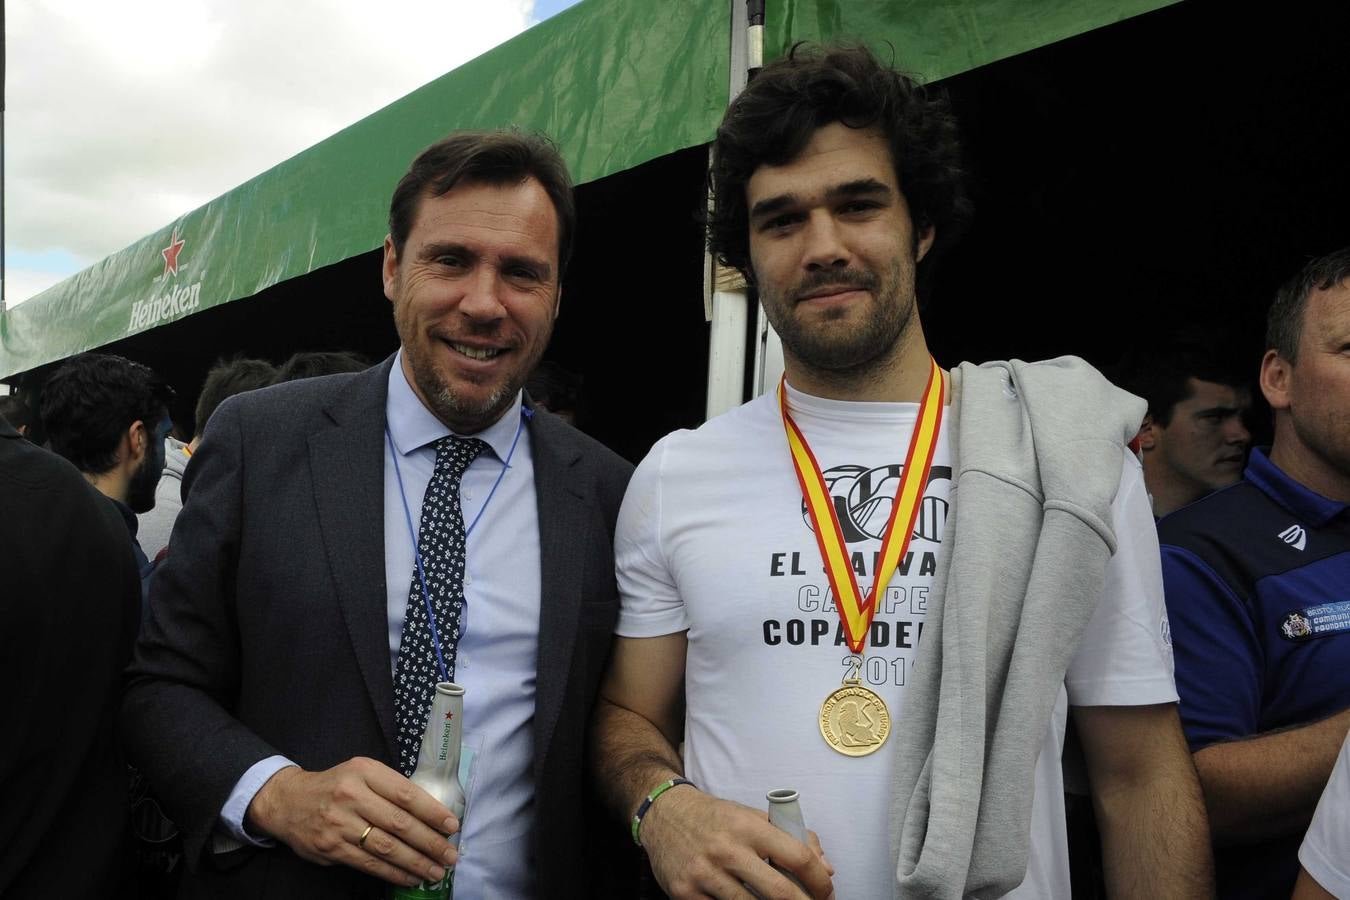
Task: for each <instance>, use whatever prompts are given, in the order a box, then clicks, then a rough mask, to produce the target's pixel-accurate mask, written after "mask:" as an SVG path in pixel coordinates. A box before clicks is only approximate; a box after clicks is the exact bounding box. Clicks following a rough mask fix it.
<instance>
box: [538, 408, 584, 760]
mask: <svg viewBox="0 0 1350 900" xmlns="http://www.w3.org/2000/svg"><path fill="white" fill-rule="evenodd" d="M569 437H570V435H569V434H568V433H567V431H566V428H565V426H563V425H562V424H561V423H560V422H558V421H556V420H554V419H553V418H552V417H551V416H546V415H541V416H535V417H534V422H533V425H532V427H531V429H530V438H531V451H532V453H533V456H534V483H535V495H536V500H537V502H538V507H539V576H540V591H539V594H540V596H539V655H538V662H537V665H538V677H537V679H536V681H535V712H534V738H535V744H534V764H535V774H536V776H537V775H538V774H539V773H540V771H541V769H542V766H543V760H544V759H546V758H547V756H548V749H549V744H550V743H551V741H552V738H553V730H554V727H555V726H556V725H557V723H558V715H559V713H560V712H561V711H562V707H563V704H564V702H565V700H566V694H567V681H568V673H569V672H570V670H571V668H572V656H573V653H574V651H575V648H576V641H577V622H578V619H579V617H580V614H581V585H582V575H583V572H582V567H583V565H584V564H585V559H584V554H582V553H579V552H577V548H578V547H585V546H587V545H588V544H589V541H587V540H586V536H585V532H586V530H587V528H588V527H589V517H588V516H587V515H586V499H585V497H584V496H583V495H582V493H581V492H580V490H578V488H577V486H576V484H575V481H576V479H575V477H574V476H575V472H574V471H572V467H573V466H575V465H576V463H577V461H578V460H580V458H581V451H580V450H579V449H578V448H577V446H576V444H575V443H574V442H573V441H571V440H569Z"/></svg>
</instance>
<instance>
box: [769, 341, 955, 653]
mask: <svg viewBox="0 0 1350 900" xmlns="http://www.w3.org/2000/svg"><path fill="white" fill-rule="evenodd" d="M930 362H932V369H931V370H930V371H929V373H928V386H927V387H926V388H924V392H923V401H922V402H921V403H920V404H919V416H918V419H917V420H916V421H915V422H914V434H913V436H912V437H911V438H910V442H909V452H908V453H907V454H906V456H905V468H904V471H903V472H902V473H901V475H900V487H899V488H898V489H897V490H896V492H895V502H894V503H892V504H891V516H890V520H889V521H888V522H887V523H886V533H885V536H884V537H883V539H882V542H881V558H880V564H879V566H878V568H877V571H876V572H874V573H873V575H874V576H875V577H874V578H873V581H872V589H871V590H870V591H869V592H868V594H867V597H866V599H864V598H863V596H862V592H861V591H860V590H859V589H858V580H857V578H855V577H854V574H853V566H852V565H850V563H849V553H848V547H847V546H846V545H845V542H844V532H843V530H842V529H841V528H840V527H839V516H838V514H837V513H836V512H835V508H834V503H833V502H831V498H830V490H829V487H828V486H826V484H825V476H824V475H823V474H821V471H820V464H819V463H818V462H816V458H815V456H814V455H813V454H812V453H811V447H810V446H809V445H808V444H807V443H806V437H805V436H804V435H803V434H802V432H801V429H800V428H798V427H797V423H796V422H794V421H792V416H791V414H789V413H788V408H787V389H786V388H785V387H784V385H785V384H786V378H784V379H783V380H782V381H780V382H779V383H778V409H779V411H781V412H782V414H783V428H784V430H785V431H786V432H787V441H788V448H789V449H790V450H791V451H792V465H793V468H795V469H796V471H797V481H798V483H799V484H801V487H802V497H803V498H804V499H805V501H806V510H807V514H808V515H809V516H810V517H811V525H812V526H813V527H814V529H815V532H816V543H817V545H819V547H820V557H821V559H822V560H824V562H825V572H826V574H827V575H828V576H829V579H830V587H831V588H833V589H834V598H835V606H836V607H838V609H839V621H840V622H842V623H843V625H844V635H845V637H846V638H847V639H848V646H849V650H851V651H852V652H853V653H861V652H862V649H863V645H864V644H865V643H866V642H867V630H868V628H870V627H871V625H872V617H873V616H874V615H876V609H877V594H878V592H879V591H881V590H883V589H884V588H885V586H886V585H887V584H889V583H890V581H891V576H892V575H894V574H895V569H896V566H898V565H899V564H900V560H902V559H903V558H904V556H905V551H906V550H907V549H909V539H910V537H911V536H912V535H913V533H914V519H915V517H916V516H917V515H918V513H919V504H920V503H921V502H922V501H923V491H924V488H925V487H926V486H927V484H928V470H929V468H930V467H931V466H932V465H933V453H934V452H935V451H936V450H937V442H938V433H939V432H940V431H941V430H942V405H943V393H944V390H945V385H944V383H943V378H942V370H941V369H940V368H938V364H937V362H936V361H933V360H931V359H930Z"/></svg>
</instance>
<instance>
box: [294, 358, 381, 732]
mask: <svg viewBox="0 0 1350 900" xmlns="http://www.w3.org/2000/svg"><path fill="white" fill-rule="evenodd" d="M392 362H393V360H392V358H391V359H389V360H386V361H385V363H384V364H383V365H381V366H379V367H378V368H376V369H370V370H367V371H366V372H364V373H362V374H361V375H358V376H357V378H356V379H355V380H353V382H352V384H351V386H350V388H349V389H348V390H347V391H345V392H344V393H342V394H340V395H339V396H338V397H337V398H336V399H335V400H334V402H333V403H332V404H331V406H329V407H328V408H327V409H326V410H325V412H326V413H327V414H328V418H329V421H330V425H329V426H328V427H326V428H321V429H319V430H316V431H315V432H314V433H313V434H311V435H310V438H309V456H310V471H311V472H312V473H313V483H314V503H315V506H316V507H317V509H318V513H319V530H320V532H321V533H322V535H323V546H324V550H325V551H326V553H327V556H328V563H329V567H330V569H331V571H332V573H333V584H334V586H335V588H336V590H337V600H338V608H339V609H340V610H341V612H342V618H343V622H344V623H345V624H346V626H347V634H348V636H349V637H350V639H351V642H352V649H353V650H354V651H355V653H356V661H357V665H358V666H359V668H360V670H361V677H362V679H363V680H364V681H365V684H366V690H367V692H368V693H369V695H370V699H371V703H372V705H373V706H374V711H375V716H376V718H377V719H378V721H379V723H380V730H381V732H382V733H383V734H384V738H385V743H386V745H387V749H388V752H389V754H390V758H392V754H393V746H394V685H393V679H392V677H391V676H390V669H389V643H388V634H389V621H388V611H387V608H386V607H387V604H386V600H385V597H386V589H385V577H384V424H385V397H386V393H387V390H388V384H389V370H390V366H391V365H392Z"/></svg>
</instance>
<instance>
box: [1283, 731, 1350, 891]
mask: <svg viewBox="0 0 1350 900" xmlns="http://www.w3.org/2000/svg"><path fill="white" fill-rule="evenodd" d="M1298 860H1299V873H1298V881H1297V883H1295V885H1294V900H1328V898H1330V900H1345V898H1347V897H1350V737H1347V738H1346V740H1345V741H1344V742H1342V744H1341V752H1340V755H1339V756H1337V757H1336V766H1335V768H1333V769H1332V770H1331V778H1330V780H1328V781H1327V787H1326V790H1324V791H1322V799H1320V800H1319V801H1317V810H1316V811H1315V812H1314V813H1313V818H1312V824H1311V825H1309V826H1308V833H1307V834H1306V835H1304V837H1303V844H1302V845H1301V846H1300V847H1299V849H1298Z"/></svg>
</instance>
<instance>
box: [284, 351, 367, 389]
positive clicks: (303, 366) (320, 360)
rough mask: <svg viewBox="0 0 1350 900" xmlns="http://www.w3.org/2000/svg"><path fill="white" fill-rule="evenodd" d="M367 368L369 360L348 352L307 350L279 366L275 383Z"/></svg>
mask: <svg viewBox="0 0 1350 900" xmlns="http://www.w3.org/2000/svg"><path fill="white" fill-rule="evenodd" d="M369 368H370V360H368V359H366V358H365V357H364V356H362V355H361V354H359V353H353V352H352V351H350V350H307V351H304V352H301V353H295V354H292V355H291V358H290V359H288V360H286V361H285V362H284V363H282V364H281V370H280V371H279V372H278V373H277V382H278V383H280V382H283V381H295V380H297V379H300V378H317V377H319V376H320V375H339V374H341V373H343V372H362V371H364V370H366V369H369Z"/></svg>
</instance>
